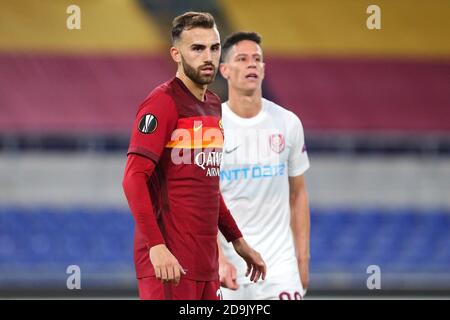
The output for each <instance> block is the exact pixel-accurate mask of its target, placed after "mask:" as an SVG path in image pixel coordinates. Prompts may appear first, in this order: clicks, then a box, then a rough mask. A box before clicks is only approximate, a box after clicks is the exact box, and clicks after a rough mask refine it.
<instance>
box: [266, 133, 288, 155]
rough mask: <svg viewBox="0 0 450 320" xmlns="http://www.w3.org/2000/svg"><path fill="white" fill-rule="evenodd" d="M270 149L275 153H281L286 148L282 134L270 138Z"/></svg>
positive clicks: (272, 135)
mask: <svg viewBox="0 0 450 320" xmlns="http://www.w3.org/2000/svg"><path fill="white" fill-rule="evenodd" d="M269 144H270V148H271V149H272V151H273V152H276V153H281V152H283V150H284V147H285V146H286V144H285V140H284V136H283V135H282V134H281V133H276V134H271V135H270V137H269Z"/></svg>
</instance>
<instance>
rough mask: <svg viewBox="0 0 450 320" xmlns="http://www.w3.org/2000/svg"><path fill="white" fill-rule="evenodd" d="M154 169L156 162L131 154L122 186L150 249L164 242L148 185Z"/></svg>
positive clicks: (138, 226)
mask: <svg viewBox="0 0 450 320" xmlns="http://www.w3.org/2000/svg"><path fill="white" fill-rule="evenodd" d="M153 170H154V164H153V163H152V161H151V160H149V159H143V158H142V157H140V156H137V155H130V156H129V157H128V160H127V166H126V169H125V174H124V178H123V181H122V187H123V190H124V193H125V196H126V198H127V201H128V205H129V207H130V210H131V213H132V214H133V217H134V219H135V222H136V227H137V228H138V230H139V231H140V233H141V234H142V235H143V236H144V238H145V242H146V244H147V247H148V248H149V249H150V248H151V247H153V246H155V245H157V244H163V243H164V238H163V236H162V234H161V231H160V229H159V226H158V223H157V221H156V217H155V215H154V212H153V206H152V201H151V198H150V194H149V192H148V186H147V182H148V179H149V176H150V175H151V173H152V172H153Z"/></svg>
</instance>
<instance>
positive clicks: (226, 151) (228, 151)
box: [225, 146, 239, 153]
mask: <svg viewBox="0 0 450 320" xmlns="http://www.w3.org/2000/svg"><path fill="white" fill-rule="evenodd" d="M237 148H239V146H237V147H234V148H233V149H230V150H225V153H232V152H233V151H235V150H236V149H237Z"/></svg>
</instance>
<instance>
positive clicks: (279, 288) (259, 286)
mask: <svg viewBox="0 0 450 320" xmlns="http://www.w3.org/2000/svg"><path fill="white" fill-rule="evenodd" d="M284 271H285V272H278V274H277V275H273V276H270V275H269V274H268V275H267V277H266V280H264V281H261V280H259V281H258V282H257V283H243V284H240V285H239V289H237V290H230V289H226V288H223V287H222V288H221V290H222V295H223V300H303V297H304V295H305V293H306V291H304V290H303V286H302V283H301V281H300V276H299V273H298V269H297V267H296V266H295V268H289V269H286V270H284Z"/></svg>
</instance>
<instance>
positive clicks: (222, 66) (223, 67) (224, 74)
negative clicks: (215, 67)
mask: <svg viewBox="0 0 450 320" xmlns="http://www.w3.org/2000/svg"><path fill="white" fill-rule="evenodd" d="M219 70H220V74H221V75H222V77H223V78H224V79H228V74H229V71H228V67H227V64H226V63H224V62H222V63H221V64H220V66H219Z"/></svg>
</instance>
